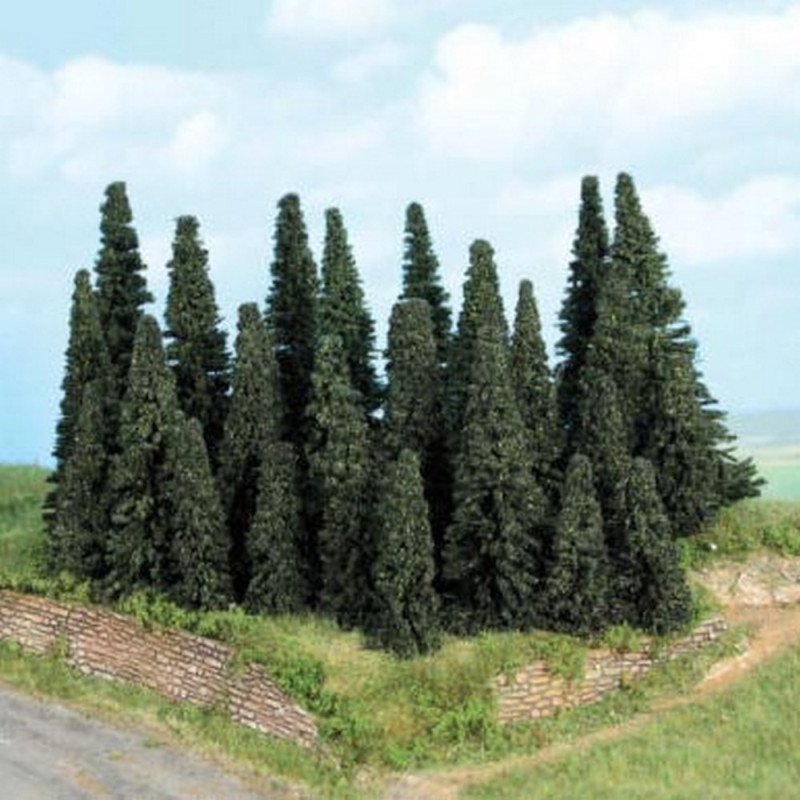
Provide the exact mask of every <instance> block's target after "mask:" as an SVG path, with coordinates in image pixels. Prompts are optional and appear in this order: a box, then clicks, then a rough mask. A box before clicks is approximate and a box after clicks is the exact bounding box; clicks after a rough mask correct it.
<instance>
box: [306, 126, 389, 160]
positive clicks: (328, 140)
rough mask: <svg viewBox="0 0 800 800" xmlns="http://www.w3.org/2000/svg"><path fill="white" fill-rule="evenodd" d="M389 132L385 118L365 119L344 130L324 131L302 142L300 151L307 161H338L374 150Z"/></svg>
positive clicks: (307, 137)
mask: <svg viewBox="0 0 800 800" xmlns="http://www.w3.org/2000/svg"><path fill="white" fill-rule="evenodd" d="M386 135H387V126H386V121H385V120H384V119H383V118H375V119H372V120H369V119H365V120H364V121H363V122H359V123H356V124H353V125H351V126H350V127H347V128H342V129H340V130H333V131H329V130H320V131H319V132H317V133H315V134H313V135H310V136H306V137H303V138H302V139H300V140H299V141H298V150H299V152H300V153H301V154H302V157H303V159H304V160H305V161H306V162H307V163H313V164H335V163H340V162H343V161H349V160H350V159H351V158H354V157H355V156H359V155H362V154H363V153H365V152H367V151H369V150H373V149H374V148H376V147H377V146H378V145H380V144H381V142H383V141H384V139H385V137H386Z"/></svg>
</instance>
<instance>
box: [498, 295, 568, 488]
mask: <svg viewBox="0 0 800 800" xmlns="http://www.w3.org/2000/svg"><path fill="white" fill-rule="evenodd" d="M510 369H511V378H512V381H513V384H514V391H515V393H516V395H517V402H518V404H519V410H520V414H521V416H522V421H523V423H524V424H525V427H526V428H527V429H528V434H529V437H528V438H529V445H530V453H531V461H532V464H533V475H534V478H535V479H536V482H537V483H538V484H539V485H540V486H541V487H542V488H544V489H545V491H546V492H547V494H548V496H549V497H550V498H552V499H555V498H556V496H557V494H558V490H559V487H560V485H561V478H560V475H559V472H558V469H557V461H558V458H559V456H560V451H561V442H560V436H559V428H558V409H557V406H556V396H555V388H554V386H553V378H552V375H551V373H550V367H549V366H548V363H547V350H546V349H545V344H544V340H543V339H542V326H541V322H540V321H539V310H538V309H537V307H536V299H535V298H534V295H533V284H532V283H531V282H530V281H528V280H523V281H521V282H520V284H519V295H518V299H517V308H516V315H515V318H514V331H513V334H512V336H511V363H510Z"/></svg>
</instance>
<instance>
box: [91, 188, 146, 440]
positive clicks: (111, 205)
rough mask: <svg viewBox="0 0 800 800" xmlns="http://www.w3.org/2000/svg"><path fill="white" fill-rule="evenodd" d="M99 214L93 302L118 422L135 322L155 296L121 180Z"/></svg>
mask: <svg viewBox="0 0 800 800" xmlns="http://www.w3.org/2000/svg"><path fill="white" fill-rule="evenodd" d="M100 214H101V217H100V252H99V254H98V256H97V261H96V263H95V272H96V274H97V303H98V310H99V312H100V324H101V327H102V329H103V334H104V336H105V339H106V346H107V348H108V354H109V357H110V359H111V369H112V372H113V375H114V392H115V394H114V399H115V402H116V404H117V405H116V407H115V408H112V416H113V418H114V420H115V421H116V420H117V419H118V413H113V412H118V409H119V406H118V404H119V403H120V402H121V401H122V398H123V396H124V395H125V392H126V389H127V384H128V370H129V369H130V364H131V358H132V354H133V340H134V337H135V335H136V329H137V325H138V322H139V319H140V317H141V316H142V313H143V306H144V305H145V304H147V303H150V302H152V300H153V296H152V295H151V294H150V292H149V291H148V290H147V284H146V281H145V277H144V271H145V265H144V263H143V262H142V258H141V256H140V254H139V237H138V236H137V234H136V230H135V229H134V227H133V214H132V212H131V207H130V203H129V202H128V195H127V191H126V188H125V184H124V183H123V182H121V181H117V182H115V183H111V184H109V186H108V187H107V188H106V192H105V200H104V201H103V204H102V205H101V206H100ZM112 427H115V426H112Z"/></svg>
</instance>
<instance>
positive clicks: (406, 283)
mask: <svg viewBox="0 0 800 800" xmlns="http://www.w3.org/2000/svg"><path fill="white" fill-rule="evenodd" d="M404 245H405V247H404V250H403V292H402V294H401V295H400V299H401V300H410V299H412V298H418V299H421V300H425V301H427V303H428V307H429V310H430V315H431V323H432V326H433V337H434V341H435V342H436V357H437V361H438V363H439V364H440V365H444V364H446V363H447V361H448V358H449V344H450V335H451V325H452V320H451V317H452V312H451V311H450V307H449V305H448V303H449V302H450V296H449V295H448V293H447V292H446V291H445V289H444V288H443V287H442V284H441V277H440V275H439V260H438V258H437V257H436V253H435V252H434V250H433V241H432V239H431V235H430V231H429V230H428V223H427V221H426V219H425V212H424V210H423V208H422V206H421V205H420V204H419V203H411V204H409V206H408V208H407V209H406V225H405V238H404Z"/></svg>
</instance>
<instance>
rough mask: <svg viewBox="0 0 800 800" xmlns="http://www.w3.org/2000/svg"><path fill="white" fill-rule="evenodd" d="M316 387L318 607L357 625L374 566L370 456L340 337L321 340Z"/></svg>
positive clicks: (313, 469) (312, 449)
mask: <svg viewBox="0 0 800 800" xmlns="http://www.w3.org/2000/svg"><path fill="white" fill-rule="evenodd" d="M312 382H313V396H312V402H311V404H310V406H309V416H310V419H311V422H312V428H311V439H310V443H309V451H308V461H309V465H310V475H311V481H312V486H313V490H314V498H315V501H316V504H317V508H316V512H317V515H318V518H319V535H318V542H319V544H318V548H319V559H320V570H321V575H320V578H321V580H320V584H321V585H320V593H319V606H320V609H321V610H322V611H324V612H325V613H328V614H331V615H333V616H334V617H336V619H337V620H338V621H339V622H340V624H342V625H345V626H355V625H358V624H360V622H361V621H362V616H363V613H364V603H365V601H366V599H367V597H368V595H369V585H368V583H369V581H368V576H369V572H370V569H369V565H370V564H371V561H372V553H371V547H370V543H369V542H368V540H367V537H366V531H365V527H366V526H365V521H366V513H367V509H366V508H365V505H366V503H365V498H366V496H367V488H368V486H369V480H370V463H369V462H370V452H369V437H368V428H367V420H366V415H365V413H364V409H363V406H362V404H361V403H360V400H359V396H358V394H357V393H356V392H355V391H354V390H353V388H352V387H351V386H350V381H349V379H348V376H347V366H346V363H345V359H344V351H343V348H342V342H341V340H340V339H339V338H338V337H324V338H323V339H322V340H321V343H320V349H319V352H318V353H317V361H316V366H315V368H314V374H313V376H312Z"/></svg>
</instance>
